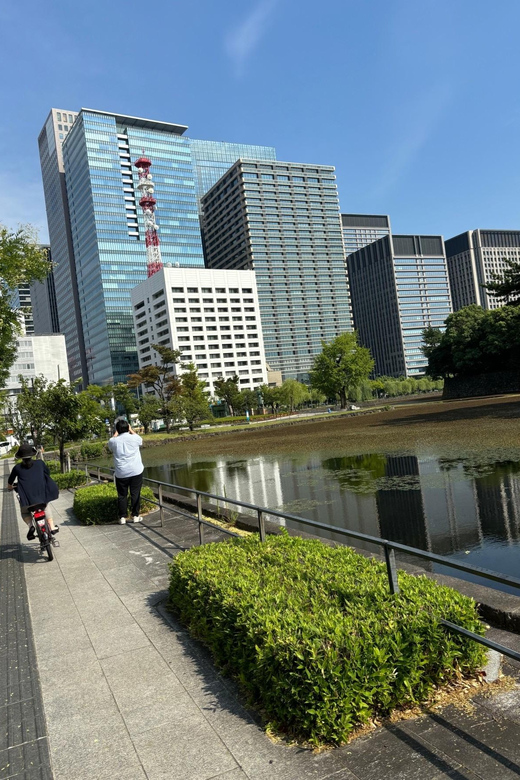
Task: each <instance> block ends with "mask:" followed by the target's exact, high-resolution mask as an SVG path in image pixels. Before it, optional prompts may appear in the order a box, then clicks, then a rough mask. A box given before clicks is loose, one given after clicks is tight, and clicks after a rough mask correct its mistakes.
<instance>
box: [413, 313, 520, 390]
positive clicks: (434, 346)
mask: <svg viewBox="0 0 520 780" xmlns="http://www.w3.org/2000/svg"><path fill="white" fill-rule="evenodd" d="M423 340H424V346H423V351H424V354H425V355H426V357H427V358H428V369H427V373H428V375H429V376H430V377H432V378H433V379H441V378H444V377H448V376H470V375H473V374H481V373H488V372H491V371H505V370H515V371H516V370H518V369H519V368H520V306H502V307H501V308H499V309H494V310H484V309H482V308H481V307H480V306H477V305H475V304H473V305H471V306H465V307H464V308H463V309H460V310H459V311H456V312H454V313H453V314H450V315H449V316H448V318H447V319H446V329H445V331H444V333H441V334H440V335H439V334H438V333H432V332H431V330H430V331H426V332H425V335H424V337H423Z"/></svg>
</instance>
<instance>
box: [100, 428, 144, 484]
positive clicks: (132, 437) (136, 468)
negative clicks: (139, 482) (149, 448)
mask: <svg viewBox="0 0 520 780" xmlns="http://www.w3.org/2000/svg"><path fill="white" fill-rule="evenodd" d="M142 443H143V440H142V439H141V437H140V436H139V435H138V434H137V433H120V434H119V436H113V437H112V438H111V439H109V441H108V449H109V450H110V451H111V452H112V453H113V455H114V467H115V472H116V477H118V478H119V479H125V478H126V477H135V476H137V475H138V474H142V473H143V471H144V466H143V461H142V460H141V453H140V451H139V447H141V445H142Z"/></svg>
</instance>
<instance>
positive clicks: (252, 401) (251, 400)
mask: <svg viewBox="0 0 520 780" xmlns="http://www.w3.org/2000/svg"><path fill="white" fill-rule="evenodd" d="M257 408H258V394H257V393H256V392H255V391H254V390H250V389H249V388H245V389H244V390H241V391H240V392H239V394H238V403H237V410H238V411H239V412H240V413H241V414H245V413H246V411H249V412H251V413H254V411H255V409H257Z"/></svg>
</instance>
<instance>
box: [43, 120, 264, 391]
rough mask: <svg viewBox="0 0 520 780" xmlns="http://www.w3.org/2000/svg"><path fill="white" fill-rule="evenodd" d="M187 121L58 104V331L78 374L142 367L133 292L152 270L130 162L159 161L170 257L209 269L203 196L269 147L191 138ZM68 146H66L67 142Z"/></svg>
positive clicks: (51, 212) (54, 179)
mask: <svg viewBox="0 0 520 780" xmlns="http://www.w3.org/2000/svg"><path fill="white" fill-rule="evenodd" d="M186 129H187V128H186V127H185V126H183V125H178V124H172V123H169V122H158V121H153V120H149V119H141V118H138V117H131V116H126V115H120V114H113V113H111V112H103V111H97V110H92V109H82V110H81V111H80V112H79V113H78V112H69V111H63V110H57V109H52V111H51V113H50V114H49V117H48V119H47V121H46V123H45V125H44V127H43V129H42V132H41V133H40V137H39V144H40V158H41V166H42V175H43V183H44V190H45V199H46V207H47V220H48V224H49V235H50V243H51V247H52V251H53V260H54V261H55V262H56V263H57V267H56V269H55V282H56V298H57V302H58V307H59V315H60V329H61V331H62V332H63V333H64V334H65V337H66V342H67V353H68V357H69V370H70V374H71V378H73V379H79V380H81V381H82V384H83V385H84V386H85V385H86V384H88V382H96V383H98V382H99V383H108V382H117V381H125V380H126V377H127V374H128V373H131V372H132V371H134V370H136V369H137V352H136V344H135V338H134V334H133V325H132V317H131V307H130V290H131V289H132V288H133V287H134V286H135V285H136V284H137V283H138V282H140V281H142V280H143V279H144V278H145V277H146V251H145V243H144V230H143V223H142V216H141V212H140V208H139V204H138V198H136V191H135V184H136V183H137V173H136V171H135V169H134V168H133V162H135V160H136V159H137V158H138V157H140V156H141V154H142V153H143V150H144V152H145V154H147V155H148V156H149V157H150V158H151V160H152V164H153V168H152V173H153V175H154V182H155V185H156V196H157V214H156V217H157V222H158V225H159V229H160V234H159V235H160V240H161V251H162V256H163V260H164V262H165V263H169V262H171V263H172V264H173V265H176V264H179V265H186V266H194V267H197V266H202V265H203V264H204V263H203V249H202V239H201V232H200V224H199V203H200V197H201V195H202V194H203V192H205V190H206V189H207V188H208V187H210V186H211V185H212V184H214V183H215V181H217V180H218V179H219V178H220V177H221V176H222V174H223V173H224V172H225V171H226V170H227V169H228V168H229V167H230V166H231V165H232V164H233V163H234V162H235V161H236V160H237V159H238V158H239V157H240V156H241V155H243V154H244V153H247V154H249V155H252V156H255V157H257V156H259V157H260V156H261V157H264V156H265V157H267V158H269V159H275V158H276V155H275V150H274V149H273V148H272V147H264V146H255V145H248V144H228V143H221V142H214V141H200V140H192V139H189V138H188V137H187V136H185V135H184V132H185V131H186ZM62 145H63V148H62Z"/></svg>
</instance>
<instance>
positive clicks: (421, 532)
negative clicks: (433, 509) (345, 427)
mask: <svg viewBox="0 0 520 780" xmlns="http://www.w3.org/2000/svg"><path fill="white" fill-rule="evenodd" d="M385 477H386V479H387V481H388V484H389V486H388V487H384V488H381V489H380V490H378V492H377V494H376V503H377V511H378V514H379V527H380V530H381V536H382V537H383V538H384V539H391V540H392V541H394V542H401V543H402V544H408V545H409V546H410V547H419V548H420V549H422V550H429V549H430V540H429V538H428V530H427V526H426V516H425V513H424V505H423V498H422V491H421V490H420V486H419V484H417V482H415V484H414V480H410V479H409V478H410V477H417V478H418V477H419V461H418V460H417V458H416V457H414V456H403V457H396V458H388V459H387V462H386V468H385ZM393 481H395V487H393V486H392V482H393Z"/></svg>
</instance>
